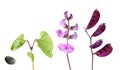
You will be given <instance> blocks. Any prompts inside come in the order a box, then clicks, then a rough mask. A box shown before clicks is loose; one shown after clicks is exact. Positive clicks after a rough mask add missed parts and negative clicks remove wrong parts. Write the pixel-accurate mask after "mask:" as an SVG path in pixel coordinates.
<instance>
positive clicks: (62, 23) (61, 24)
mask: <svg viewBox="0 0 120 70" xmlns="http://www.w3.org/2000/svg"><path fill="white" fill-rule="evenodd" d="M60 26H62V27H64V28H66V27H67V24H66V19H62V20H61V21H60Z"/></svg>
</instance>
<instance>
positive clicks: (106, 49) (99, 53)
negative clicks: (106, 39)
mask: <svg viewBox="0 0 120 70" xmlns="http://www.w3.org/2000/svg"><path fill="white" fill-rule="evenodd" d="M112 50H113V48H112V46H111V44H106V45H105V46H104V47H103V48H102V49H100V50H98V51H97V52H95V54H96V55H97V56H99V57H105V56H107V55H109V54H110V53H111V52H112Z"/></svg>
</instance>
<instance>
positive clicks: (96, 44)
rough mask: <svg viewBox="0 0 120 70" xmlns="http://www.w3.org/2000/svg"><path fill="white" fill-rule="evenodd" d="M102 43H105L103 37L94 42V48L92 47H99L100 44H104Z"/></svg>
mask: <svg viewBox="0 0 120 70" xmlns="http://www.w3.org/2000/svg"><path fill="white" fill-rule="evenodd" d="M102 43H103V41H102V39H99V40H97V41H96V42H95V43H94V44H92V45H91V46H90V48H92V49H95V48H98V47H99V46H101V45H102Z"/></svg>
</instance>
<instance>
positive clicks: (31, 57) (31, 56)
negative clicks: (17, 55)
mask: <svg viewBox="0 0 120 70" xmlns="http://www.w3.org/2000/svg"><path fill="white" fill-rule="evenodd" d="M27 55H28V57H29V58H30V59H31V61H32V62H34V54H33V53H31V52H28V53H27Z"/></svg>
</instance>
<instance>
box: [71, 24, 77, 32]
mask: <svg viewBox="0 0 120 70" xmlns="http://www.w3.org/2000/svg"><path fill="white" fill-rule="evenodd" d="M70 30H74V31H77V30H78V24H77V23H76V24H75V25H74V26H71V27H70Z"/></svg>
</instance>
